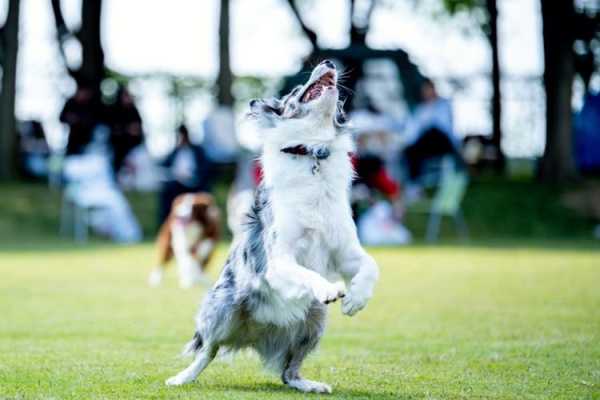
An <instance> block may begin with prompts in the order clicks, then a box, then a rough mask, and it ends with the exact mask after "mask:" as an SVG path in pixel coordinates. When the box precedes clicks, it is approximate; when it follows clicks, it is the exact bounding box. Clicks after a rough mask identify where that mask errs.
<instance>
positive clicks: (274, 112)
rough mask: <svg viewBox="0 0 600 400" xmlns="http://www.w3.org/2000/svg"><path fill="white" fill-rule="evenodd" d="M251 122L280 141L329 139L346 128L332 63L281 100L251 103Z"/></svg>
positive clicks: (257, 100) (273, 99)
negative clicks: (327, 136) (270, 132)
mask: <svg viewBox="0 0 600 400" xmlns="http://www.w3.org/2000/svg"><path fill="white" fill-rule="evenodd" d="M248 118H249V119H250V120H252V121H255V122H256V123H257V124H258V126H259V128H260V129H261V130H262V131H263V132H264V131H269V130H273V131H274V132H275V133H274V134H273V135H268V136H266V138H267V139H268V138H269V137H271V138H273V139H276V140H278V141H279V140H281V141H289V140H292V141H293V140H300V141H301V140H303V139H307V140H311V139H316V140H319V139H326V138H324V137H322V136H323V134H324V132H329V134H330V135H331V134H335V133H336V131H338V130H339V129H341V128H342V127H343V124H344V123H345V116H344V114H343V112H342V107H341V104H340V100H339V92H338V88H337V71H336V68H335V64H334V63H333V62H331V61H329V60H325V61H323V62H322V63H320V64H319V65H318V66H317V67H316V68H315V69H314V70H313V71H312V73H311V75H310V78H309V79H308V81H307V82H306V83H305V84H304V85H300V86H297V87H296V88H294V89H293V90H292V91H291V92H290V93H288V94H287V95H285V96H284V97H282V98H281V99H276V98H271V99H255V100H251V101H250V112H249V113H248Z"/></svg>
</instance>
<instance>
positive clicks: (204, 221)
mask: <svg viewBox="0 0 600 400" xmlns="http://www.w3.org/2000/svg"><path fill="white" fill-rule="evenodd" d="M219 221H220V213H219V209H218V207H217V206H216V204H215V201H214V199H213V197H212V196H211V195H210V194H207V193H195V194H194V193H187V194H182V195H180V196H178V197H176V198H175V200H174V201H173V205H172V206H171V213H170V214H169V216H168V218H167V220H166V221H165V222H164V224H163V225H162V227H161V229H160V232H159V234H158V239H157V241H156V246H157V250H158V265H157V267H156V268H155V269H154V270H153V271H152V272H151V273H150V277H149V283H150V286H158V285H160V283H161V282H162V279H163V275H164V271H165V268H166V266H167V263H168V262H169V261H170V260H171V259H172V258H173V257H174V258H175V262H176V263H177V270H178V273H179V285H180V286H181V287H182V288H189V287H191V286H193V285H195V284H197V283H208V279H207V278H206V275H205V274H204V271H205V269H206V266H207V264H208V262H209V261H210V258H211V256H212V254H213V252H214V250H215V246H216V244H217V240H218V239H219Z"/></svg>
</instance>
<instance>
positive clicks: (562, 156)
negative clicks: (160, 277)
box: [540, 0, 577, 183]
mask: <svg viewBox="0 0 600 400" xmlns="http://www.w3.org/2000/svg"><path fill="white" fill-rule="evenodd" d="M540 2H541V6H542V23H543V28H542V32H543V38H544V39H543V40H544V64H545V66H544V86H545V88H546V148H545V150H544V155H543V158H542V163H541V165H540V177H541V178H542V179H543V180H545V181H548V182H555V183H558V182H564V181H568V180H572V179H574V178H576V177H577V170H576V168H575V160H574V155H573V143H572V142H573V133H572V117H571V114H572V108H571V98H572V94H573V79H574V77H575V58H574V52H573V45H574V43H575V34H574V32H575V21H576V13H575V6H574V4H573V0H553V1H547V0H540Z"/></svg>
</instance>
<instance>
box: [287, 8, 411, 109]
mask: <svg viewBox="0 0 600 400" xmlns="http://www.w3.org/2000/svg"><path fill="white" fill-rule="evenodd" d="M287 3H288V5H289V6H290V9H291V10H292V13H293V15H294V17H295V18H296V21H297V22H298V24H299V25H300V28H301V29H302V32H303V33H304V35H305V36H306V38H307V39H308V41H309V42H310V44H311V52H310V54H309V55H308V56H307V57H306V58H305V59H304V61H303V65H302V68H301V70H303V71H305V70H308V69H310V68H311V67H313V66H315V65H316V64H318V63H319V62H320V61H322V60H323V59H327V58H334V59H338V60H339V61H340V62H341V63H342V64H343V65H344V68H345V71H344V79H343V83H344V86H343V87H342V93H341V97H342V100H343V102H344V108H345V109H346V111H348V110H350V109H351V108H352V98H353V94H354V92H355V88H356V84H357V83H358V81H359V80H360V78H361V77H362V76H363V62H364V61H365V60H367V59H388V60H391V61H392V62H394V63H395V64H396V66H397V68H398V72H399V78H400V79H401V80H402V84H403V85H404V95H405V98H406V100H407V102H408V103H409V105H414V104H415V103H416V102H417V100H418V97H419V85H420V82H421V80H422V79H423V76H422V75H421V74H420V72H419V71H418V69H417V68H416V66H415V65H414V64H412V63H411V62H410V60H409V58H408V54H407V53H406V52H404V51H403V50H401V49H397V50H377V49H371V48H369V47H368V46H367V44H366V41H365V39H366V37H367V34H368V32H369V28H370V27H371V24H370V23H371V16H372V14H373V10H374V9H375V7H376V6H377V5H378V4H379V3H382V0H370V1H369V2H368V3H366V6H365V7H357V6H356V3H357V2H356V0H349V16H348V17H349V18H348V20H349V29H348V35H349V38H350V44H349V45H348V47H346V48H344V49H327V48H322V47H321V46H319V43H318V36H317V33H316V32H315V31H314V30H312V29H311V28H310V27H309V26H308V25H306V23H305V22H304V18H303V17H302V15H301V12H300V10H299V9H298V5H297V1H295V0H287ZM305 78H306V77H305V76H303V75H302V74H296V75H294V76H291V77H288V78H287V79H286V81H285V82H284V87H283V88H282V92H287V91H289V90H291V89H292V88H293V87H294V86H296V85H298V84H300V83H304V82H303V81H304V79H305Z"/></svg>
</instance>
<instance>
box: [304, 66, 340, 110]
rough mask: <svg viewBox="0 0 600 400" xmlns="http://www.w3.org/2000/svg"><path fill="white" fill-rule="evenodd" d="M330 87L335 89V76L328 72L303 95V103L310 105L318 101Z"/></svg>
mask: <svg viewBox="0 0 600 400" xmlns="http://www.w3.org/2000/svg"><path fill="white" fill-rule="evenodd" d="M328 87H335V74H334V73H333V72H327V73H326V74H323V76H321V77H320V78H319V79H317V80H316V81H315V82H314V83H313V84H311V85H310V86H309V87H308V88H307V89H306V91H305V92H304V94H303V95H302V99H301V102H302V103H308V102H309V101H312V100H315V99H318V98H319V97H321V95H322V94H323V92H324V91H325V89H326V88H328Z"/></svg>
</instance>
